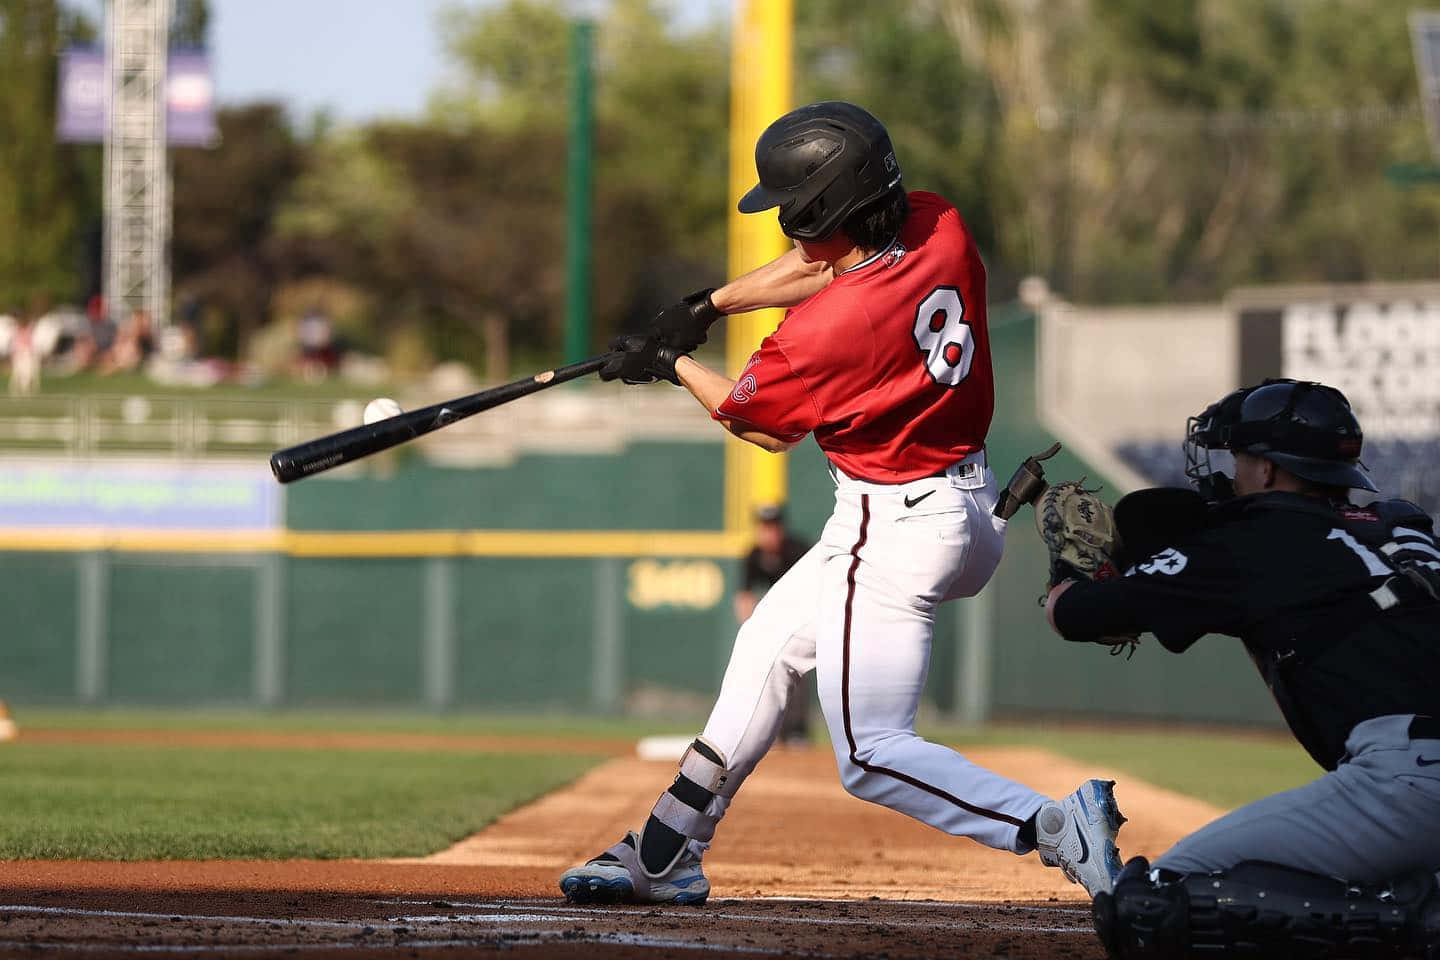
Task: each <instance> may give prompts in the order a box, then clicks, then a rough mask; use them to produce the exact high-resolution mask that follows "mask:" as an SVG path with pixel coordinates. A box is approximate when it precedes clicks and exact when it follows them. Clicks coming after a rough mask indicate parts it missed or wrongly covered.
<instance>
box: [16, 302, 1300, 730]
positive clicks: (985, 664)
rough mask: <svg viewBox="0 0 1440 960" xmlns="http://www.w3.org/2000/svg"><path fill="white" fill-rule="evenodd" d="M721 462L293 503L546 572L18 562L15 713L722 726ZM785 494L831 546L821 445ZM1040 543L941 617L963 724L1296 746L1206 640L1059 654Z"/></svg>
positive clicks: (192, 560)
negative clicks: (370, 712)
mask: <svg viewBox="0 0 1440 960" xmlns="http://www.w3.org/2000/svg"><path fill="white" fill-rule="evenodd" d="M992 342H993V348H994V353H995V367H996V387H997V404H996V407H997V410H996V419H995V423H994V426H993V428H992V430H991V433H990V445H989V449H988V455H989V457H990V461H991V464H992V467H993V469H994V471H995V473H996V474H997V476H998V477H999V478H1000V479H1001V481H1002V482H1003V480H1004V479H1005V478H1006V477H1008V476H1009V474H1010V472H1011V471H1012V470H1013V469H1014V467H1015V465H1016V464H1018V463H1019V461H1020V460H1021V459H1023V458H1024V457H1025V456H1026V455H1028V454H1030V453H1034V452H1036V451H1038V450H1041V449H1043V448H1044V447H1045V446H1047V445H1048V444H1049V443H1050V441H1051V437H1050V436H1049V435H1047V434H1046V433H1045V432H1044V431H1043V430H1042V429H1041V427H1040V426H1039V424H1038V421H1037V419H1036V416H1035V401H1034V397H1035V386H1034V330H1033V324H1032V322H1031V321H1030V319H1029V318H1028V317H1027V316H1025V315H1023V314H1019V313H1017V312H1014V311H997V312H996V315H995V317H994V320H993V329H992ZM651 389H663V388H651ZM702 426H703V425H702ZM720 440H721V437H720V432H719V431H718V430H714V431H713V432H711V433H709V434H707V435H706V436H705V437H701V438H697V439H696V440H694V441H682V442H670V443H660V442H645V443H636V444H631V445H630V446H628V447H627V448H625V450H623V451H622V452H621V453H619V454H615V455H600V454H596V455H584V456H546V455H525V456H521V457H520V458H519V459H518V460H516V461H515V462H514V463H513V464H511V465H509V466H506V467H504V468H479V469H470V470H459V469H442V468H438V467H426V466H422V465H420V464H419V463H418V462H417V461H415V460H414V459H402V460H400V461H399V462H398V463H396V464H395V466H394V469H393V472H390V473H388V474H386V475H381V474H378V473H377V474H359V475H351V476H348V477H344V478H341V479H330V478H328V477H317V478H315V479H313V480H311V481H307V482H305V483H301V484H297V485H293V486H292V487H290V488H288V491H287V500H286V504H285V522H286V526H287V527H288V528H289V529H291V530H294V531H309V532H312V533H313V532H320V531H392V530H411V531H415V530H419V531H435V532H436V533H437V534H443V531H450V530H490V531H505V530H510V531H544V530H551V531H566V530H568V531H576V532H577V536H576V538H575V543H576V544H577V545H583V548H582V547H579V546H577V549H576V550H575V551H574V553H575V554H576V555H566V550H565V547H564V541H565V540H566V539H568V538H565V537H563V536H562V537H560V538H559V539H560V545H559V546H556V544H555V543H552V542H548V541H547V544H548V545H547V546H545V548H544V549H543V550H537V551H534V552H537V553H544V554H548V555H525V554H526V549H527V548H526V547H525V542H526V541H524V539H523V536H522V537H521V541H520V544H519V546H515V545H514V544H511V545H509V546H508V547H507V548H506V550H505V551H503V552H504V553H505V554H506V555H486V550H487V549H489V548H488V547H486V546H485V543H491V542H492V541H485V542H484V543H481V544H480V545H479V546H475V545H474V544H471V545H470V546H466V545H465V543H466V542H468V541H466V542H462V541H461V540H460V539H458V538H457V539H456V541H455V542H456V544H457V545H456V546H455V548H454V549H450V548H449V547H447V546H445V545H444V544H445V543H448V542H449V541H448V540H445V539H444V537H443V536H440V537H439V538H438V539H437V538H435V537H432V538H431V539H430V540H427V541H425V543H424V544H423V545H422V546H420V547H416V548H414V549H412V550H410V552H408V553H407V552H406V551H405V550H404V549H399V550H396V551H395V553H396V554H397V555H392V556H353V555H352V556H335V555H324V554H325V553H326V551H325V550H324V549H308V548H307V549H306V550H299V549H291V550H285V549H277V550H258V551H256V552H244V551H243V550H227V551H225V552H222V553H194V552H189V551H184V552H169V553H167V552H163V551H161V550H156V549H149V550H145V551H130V552H127V551H125V550H115V549H108V550H104V549H78V548H72V549H67V550H48V551H47V550H45V549H36V548H32V549H24V550H18V549H16V550H9V551H0V604H3V608H4V609H5V611H6V612H7V614H8V616H7V617H6V622H5V624H4V626H3V628H0V630H3V634H0V637H3V639H0V698H3V699H6V700H9V701H13V702H17V703H94V704H101V703H105V704H110V703H123V704H167V705H186V704H207V705H210V704H235V705H266V706H301V707H305V706H355V705H358V706H366V705H377V706H382V705H383V706H394V707H415V706H420V707H430V708H433V709H466V710H492V709H516V710H522V709H531V708H547V709H553V708H559V709H567V710H574V711H584V712H588V711H602V712H619V711H625V710H661V711H664V710H675V711H680V710H687V711H689V712H694V711H695V710H697V709H703V708H704V706H705V704H706V703H707V701H708V698H709V697H710V696H711V695H713V692H714V691H715V690H716V689H717V687H718V684H719V680H720V677H721V674H722V671H723V667H724V663H725V658H726V654H727V652H728V649H729V644H730V642H731V640H732V639H733V636H734V631H735V628H736V624H735V622H734V619H733V616H732V614H731V596H732V593H733V591H734V588H735V583H736V577H737V572H738V567H739V563H738V560H737V558H736V556H735V553H736V552H737V551H736V549H735V544H734V543H733V542H727V541H724V539H723V537H721V536H720V535H719V531H720V527H721V522H722V506H721V501H722V492H723V476H722V467H723V455H722V447H721V442H720ZM1047 466H1048V468H1049V472H1050V474H1051V475H1052V476H1054V477H1062V478H1068V477H1072V476H1080V475H1082V474H1086V473H1089V474H1090V476H1091V478H1092V479H1095V480H1100V481H1102V482H1103V481H1104V478H1103V477H1099V476H1096V474H1095V473H1094V471H1091V470H1088V469H1087V468H1086V466H1085V465H1084V464H1083V463H1081V462H1079V461H1077V460H1075V459H1074V458H1072V457H1070V456H1069V455H1068V454H1065V453H1062V454H1061V456H1059V457H1057V458H1056V459H1055V460H1053V461H1050V463H1049V464H1047ZM788 470H789V478H790V490H791V500H790V518H791V522H792V525H793V526H794V527H795V528H796V529H797V530H799V531H800V532H801V533H802V534H803V535H805V536H807V537H810V538H812V539H813V538H814V537H815V536H817V535H818V532H819V529H820V527H821V525H822V524H823V522H824V520H825V518H826V517H827V516H828V514H829V511H830V506H831V503H832V500H833V487H832V485H831V482H830V479H829V476H828V474H827V473H826V471H825V468H824V462H823V457H822V456H821V455H820V453H819V451H818V449H816V448H815V447H814V445H813V443H808V442H807V443H806V444H804V445H802V446H801V447H800V448H798V449H797V450H795V451H794V452H792V453H791V454H790V457H789V465H788ZM1032 523H1033V517H1032V514H1031V512H1030V511H1028V510H1026V511H1025V512H1024V513H1022V514H1021V515H1020V516H1019V517H1018V518H1017V519H1016V521H1015V522H1014V524H1013V525H1012V528H1011V531H1010V535H1009V537H1008V545H1007V552H1006V556H1005V559H1004V562H1003V563H1002V565H1001V568H1000V570H999V573H998V574H997V576H996V578H995V580H994V582H993V583H992V584H991V585H990V586H989V587H988V588H987V590H986V591H985V594H984V595H982V597H981V598H979V599H977V600H975V601H967V602H963V603H956V604H950V605H948V606H947V607H945V608H942V610H941V613H940V617H939V620H938V622H937V625H936V643H935V648H934V652H933V658H932V667H931V672H930V676H929V683H928V688H927V689H928V697H929V699H930V700H931V702H932V703H933V705H934V706H935V707H936V708H937V709H938V710H940V711H943V712H945V713H947V714H950V715H952V716H954V717H956V718H959V719H961V720H965V721H968V722H979V721H982V720H984V719H986V718H987V717H991V716H996V715H1005V716H1014V715H1021V714H1032V715H1033V714H1036V713H1045V714H1077V715H1078V714H1089V715H1094V714H1110V715H1123V716H1131V717H1136V718H1166V719H1177V720H1185V721H1197V722H1226V723H1245V724H1260V725H1275V724H1277V723H1278V722H1279V717H1278V712H1277V711H1276V710H1275V708H1274V707H1273V705H1272V704H1271V703H1270V700H1269V697H1268V694H1267V693H1266V691H1265V690H1264V687H1263V685H1262V684H1261V682H1260V680H1259V679H1258V677H1257V676H1256V674H1255V671H1254V669H1253V667H1252V666H1251V665H1250V663H1249V661H1248V659H1247V658H1246V657H1245V655H1244V653H1243V651H1242V650H1241V648H1240V646H1239V644H1238V642H1237V641H1233V640H1229V639H1225V638H1208V639H1206V640H1205V641H1203V642H1201V643H1200V644H1198V645H1197V646H1196V647H1195V648H1194V649H1193V650H1192V652H1190V653H1188V654H1186V655H1185V656H1183V657H1180V656H1175V655H1171V654H1168V653H1166V652H1164V651H1163V650H1162V649H1161V648H1160V647H1159V646H1158V645H1157V644H1155V643H1154V642H1153V641H1151V642H1149V643H1146V644H1143V645H1142V646H1141V648H1140V650H1139V652H1138V653H1137V654H1136V655H1135V657H1134V658H1133V659H1132V660H1130V661H1128V662H1127V661H1125V660H1123V659H1119V658H1112V657H1109V656H1108V655H1107V653H1106V651H1105V650H1104V649H1102V648H1099V647H1094V646H1089V645H1076V644H1068V643H1066V642H1064V641H1062V640H1060V639H1058V638H1057V637H1055V636H1054V634H1052V633H1051V632H1050V631H1049V629H1048V628H1047V627H1046V625H1045V622H1044V617H1043V614H1042V611H1041V609H1040V607H1039V606H1038V604H1037V597H1038V596H1039V594H1040V593H1041V589H1042V580H1043V577H1044V570H1045V561H1044V556H1043V550H1042V548H1041V546H1040V544H1039V540H1038V537H1037V536H1036V535H1035V533H1034V530H1033V527H1032ZM625 530H648V531H661V532H664V531H673V532H674V534H675V537H676V539H677V541H678V540H679V538H680V537H682V536H685V535H688V534H687V533H685V532H691V531H710V539H709V540H705V539H704V538H700V540H696V541H695V542H697V543H699V542H701V540H703V543H704V545H703V546H697V547H694V548H693V549H694V550H695V553H694V554H693V555H686V554H684V553H680V552H677V551H676V550H673V549H667V550H664V551H659V553H663V554H664V555H658V554H647V553H646V552H645V551H644V549H639V548H635V547H634V546H633V545H631V546H625V545H624V544H623V543H621V541H620V540H618V539H616V538H613V537H612V538H609V539H607V538H606V536H605V535H604V534H603V533H597V532H600V531H625ZM587 532H589V533H597V536H598V539H596V538H594V537H592V538H591V539H589V540H586V539H585V536H586V534H587ZM316 535H317V536H320V534H318V533H316ZM667 536H668V535H667ZM322 539H323V537H322ZM437 542H438V543H441V546H439V547H437V546H435V544H436V543H437ZM612 542H613V543H615V544H617V546H616V547H615V552H613V553H610V554H607V553H606V552H605V550H606V547H605V545H606V544H607V543H612ZM686 542H687V543H688V542H690V541H686ZM342 552H343V551H342ZM351 552H353V551H351ZM307 554H308V555H307Z"/></svg>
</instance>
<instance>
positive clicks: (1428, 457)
mask: <svg viewBox="0 0 1440 960" xmlns="http://www.w3.org/2000/svg"><path fill="white" fill-rule="evenodd" d="M1237 304H1238V305H1237V308H1236V316H1237V318H1238V321H1239V325H1240V344H1241V350H1240V358H1239V362H1240V378H1239V379H1240V382H1241V383H1245V384H1250V383H1258V382H1259V381H1260V380H1263V379H1264V378H1266V377H1277V376H1278V377H1290V378H1293V379H1296V380H1318V381H1320V382H1321V383H1325V384H1329V385H1330V386H1333V387H1336V388H1338V389H1339V390H1340V391H1341V392H1343V393H1344V394H1345V396H1346V398H1347V399H1348V400H1349V401H1350V405H1351V408H1352V409H1353V410H1354V411H1355V416H1356V417H1357V419H1359V421H1360V425H1361V428H1362V429H1363V430H1364V431H1365V450H1364V452H1363V453H1362V454H1361V459H1362V461H1363V462H1364V463H1365V464H1366V465H1367V466H1368V467H1369V468H1370V470H1371V473H1372V475H1373V476H1374V478H1375V480H1376V482H1377V484H1378V485H1379V486H1380V487H1381V489H1382V491H1384V493H1385V495H1387V496H1401V497H1405V498H1407V499H1410V500H1415V501H1416V502H1418V503H1421V504H1422V505H1423V506H1425V507H1426V509H1428V510H1429V511H1430V512H1432V513H1434V512H1436V511H1437V510H1440V478H1436V477H1433V476H1431V474H1432V473H1433V472H1434V471H1433V469H1431V468H1430V464H1433V463H1434V462H1435V461H1436V460H1437V458H1440V287H1433V286H1429V285H1374V286H1363V287H1350V288H1347V287H1324V288H1314V289H1312V290H1308V291H1307V290H1305V289H1304V288H1295V289H1291V290H1287V291H1281V290H1276V291H1265V290H1263V289H1256V290H1250V291H1245V293H1244V294H1243V296H1241V297H1239V298H1238V299H1237Z"/></svg>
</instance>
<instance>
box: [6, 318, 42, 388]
mask: <svg viewBox="0 0 1440 960" xmlns="http://www.w3.org/2000/svg"><path fill="white" fill-rule="evenodd" d="M39 389H40V353H39V351H38V350H36V348H35V324H34V322H33V321H29V320H26V319H25V317H24V316H23V315H22V316H21V317H20V318H19V319H18V321H17V322H16V324H15V328H14V331H13V332H12V333H11V335H10V396H12V397H26V396H29V395H30V394H32V393H35V392H37V391H38V390H39Z"/></svg>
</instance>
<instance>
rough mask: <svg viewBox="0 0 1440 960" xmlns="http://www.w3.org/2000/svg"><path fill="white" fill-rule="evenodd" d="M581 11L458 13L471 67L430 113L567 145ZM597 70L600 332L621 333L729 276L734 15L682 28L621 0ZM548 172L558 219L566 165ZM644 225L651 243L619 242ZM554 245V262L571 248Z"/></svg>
mask: <svg viewBox="0 0 1440 960" xmlns="http://www.w3.org/2000/svg"><path fill="white" fill-rule="evenodd" d="M570 10H571V5H570V4H569V3H566V2H562V0H510V2H507V3H504V4H500V5H497V6H494V7H478V8H455V9H453V10H451V11H450V12H449V13H448V14H447V16H446V19H445V23H444V33H445V36H446V37H447V38H448V41H447V48H448V50H449V52H450V55H451V56H452V58H453V59H454V60H455V61H456V62H457V64H458V65H459V66H460V67H461V68H462V69H463V71H464V72H463V75H462V80H461V81H460V83H459V84H457V85H453V86H451V87H449V88H447V89H445V90H442V91H440V92H439V93H438V94H437V95H436V97H435V98H434V100H433V103H432V107H431V111H430V116H431V117H432V118H433V119H434V120H435V121H436V122H438V123H442V124H444V125H445V126H447V127H448V128H451V129H458V130H466V131H469V132H470V133H471V134H472V135H474V136H481V137H490V136H494V135H497V134H505V133H507V132H511V133H513V132H514V131H517V130H529V131H531V132H533V133H537V134H538V133H543V134H544V135H546V136H549V137H551V138H553V139H554V142H555V148H556V149H558V150H561V151H563V150H564V149H565V141H564V139H563V138H564V133H565V128H566V117H567V112H566V111H567V107H566V91H568V84H569V79H570V63H569V56H570V55H569V38H570V31H571V23H572V21H571V16H570ZM594 69H595V80H594V82H595V111H596V116H597V124H596V150H595V181H594V182H595V206H596V209H595V215H594V224H595V237H596V245H595V250H594V255H595V260H594V269H595V277H596V289H595V297H594V302H595V312H596V316H597V319H598V320H599V323H598V326H599V328H600V329H601V330H602V331H604V330H609V331H615V330H619V329H629V328H632V327H634V326H635V325H636V324H637V323H638V322H639V320H640V318H641V317H642V316H644V315H645V314H647V313H648V312H650V311H653V309H655V308H658V307H659V306H660V305H661V304H662V303H664V302H665V301H667V300H669V299H672V298H674V297H677V296H680V295H682V294H684V293H688V292H689V291H690V290H692V289H694V288H695V287H697V286H702V285H704V283H706V282H718V281H719V280H721V279H723V276H724V269H725V266H724V263H725V261H724V258H725V215H726V210H727V209H728V207H729V204H730V203H731V202H732V199H731V198H730V197H729V196H728V193H729V186H728V155H729V149H728V125H729V111H728V99H729V59H728V32H727V30H726V28H725V26H724V25H723V24H702V25H698V26H693V27H690V28H687V29H680V28H678V27H677V26H676V25H675V24H673V23H671V22H670V21H669V20H668V19H667V17H666V16H665V11H664V8H662V7H661V6H660V5H658V4H656V3H653V2H650V0H615V2H614V3H611V4H610V5H608V7H607V9H606V14H605V16H604V17H603V19H601V20H600V21H599V23H598V24H597V29H596V56H595V68H594ZM562 155H563V154H562ZM547 159H548V158H547ZM548 169H549V170H550V176H551V177H553V178H554V179H553V181H552V182H551V183H550V184H549V185H548V186H547V187H546V192H547V195H548V197H549V198H550V199H549V201H548V202H550V203H553V204H555V209H554V210H552V211H547V212H546V213H545V214H543V215H545V216H557V215H559V214H560V213H561V211H562V209H563V204H564V179H563V178H564V166H563V164H561V165H557V166H554V167H550V168H548ZM537 199H538V198H537ZM536 215H537V216H539V215H541V214H540V212H539V211H538V210H537V211H536ZM637 228H643V230H644V231H645V232H646V236H645V237H644V238H643V239H642V240H641V241H640V242H637V243H636V244H634V245H627V246H621V245H619V244H617V243H615V242H613V237H614V236H616V235H619V234H622V233H633V232H636V229H637ZM556 240H557V245H556V246H554V247H551V248H550V249H548V250H547V251H545V253H544V255H545V256H546V257H556V258H558V257H559V256H560V255H561V253H562V250H563V248H562V247H560V246H559V242H560V237H559V236H557V238H556ZM610 291H613V293H612V292H610Z"/></svg>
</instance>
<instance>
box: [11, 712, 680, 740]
mask: <svg viewBox="0 0 1440 960" xmlns="http://www.w3.org/2000/svg"><path fill="white" fill-rule="evenodd" d="M14 714H15V719H16V721H17V722H18V723H19V724H20V727H21V729H22V730H197V731H222V732H234V731H252V730H259V731H266V732H272V733H326V732H338V733H416V734H455V735H467V734H482V735H483V734H493V735H499V736H525V735H531V736H545V737H577V738H582V737H583V738H585V739H587V740H594V739H615V740H634V739H636V738H639V737H643V736H648V735H651V734H675V735H684V734H694V733H696V732H697V731H698V730H699V729H700V728H701V727H702V726H704V723H705V718H704V717H703V716H693V717H666V718H644V717H606V716H582V715H578V714H562V713H556V714H546V713H513V714H512V713H454V714H449V713H440V714H436V713H416V712H413V711H400V710H397V711H378V712H377V711H375V710H264V711H262V710H247V709H233V710H227V709H199V710H166V709H159V708H115V709H100V710H75V709H65V708H54V707H15V709H14Z"/></svg>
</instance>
